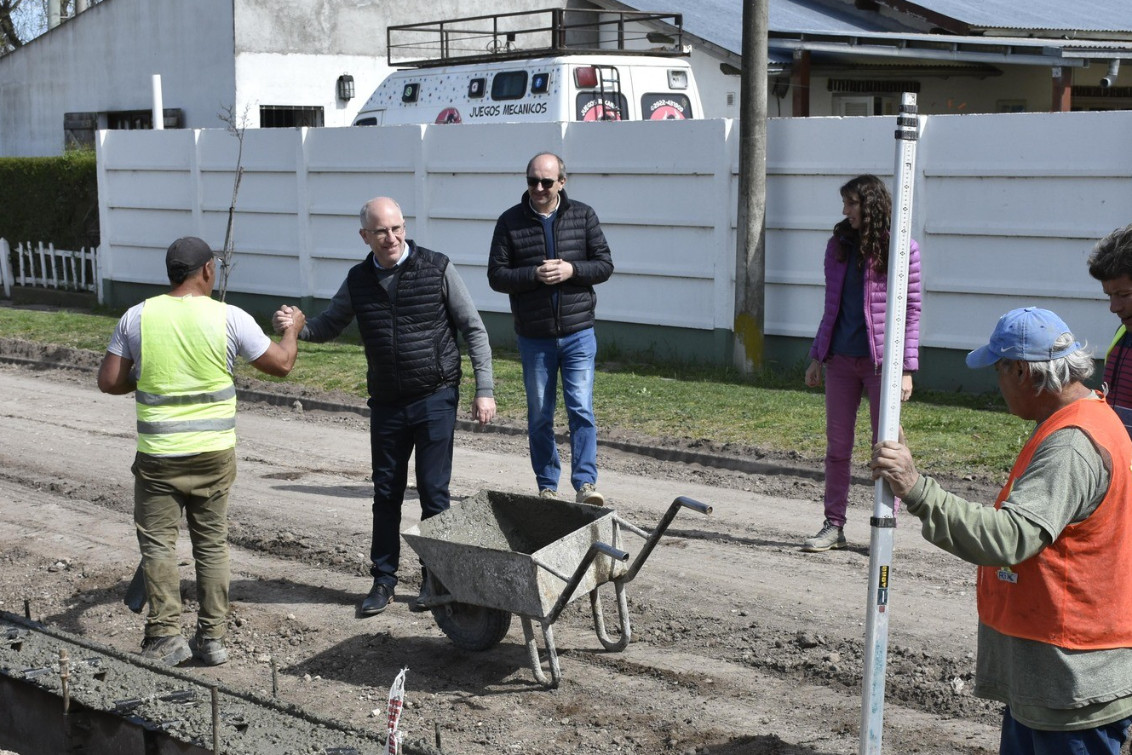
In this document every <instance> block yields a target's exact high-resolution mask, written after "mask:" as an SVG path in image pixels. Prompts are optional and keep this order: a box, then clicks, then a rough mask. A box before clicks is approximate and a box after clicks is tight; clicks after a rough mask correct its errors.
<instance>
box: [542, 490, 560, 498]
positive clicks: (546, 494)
mask: <svg viewBox="0 0 1132 755" xmlns="http://www.w3.org/2000/svg"><path fill="white" fill-rule="evenodd" d="M538 497H539V498H557V497H558V491H557V490H555V489H554V488H543V489H542V490H540V491H539V492H538Z"/></svg>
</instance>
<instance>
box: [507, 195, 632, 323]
mask: <svg viewBox="0 0 1132 755" xmlns="http://www.w3.org/2000/svg"><path fill="white" fill-rule="evenodd" d="M558 197H559V205H558V214H557V215H556V216H555V219H554V245H555V251H556V255H555V256H556V257H558V258H559V259H563V260H566V261H567V262H569V263H570V264H571V265H573V266H574V275H573V277H571V278H570V280H568V281H565V282H564V283H560V284H558V285H557V286H547V285H545V284H543V283H539V281H538V279H537V278H536V277H535V269H536V268H537V267H538V266H539V265H541V264H542V262H543V260H545V259H546V239H545V238H544V237H543V232H542V223H541V222H540V221H539V218H538V216H537V215H536V214H535V212H534V210H532V209H531V205H530V195H529V193H527V192H524V193H523V198H522V200H521V201H520V202H519V204H517V205H515V206H514V207H512V208H511V209H509V210H507V211H506V212H505V213H503V214H502V215H500V216H499V221H498V222H497V223H496V224H495V235H494V237H493V238H492V240H491V255H490V256H489V257H488V262H487V280H488V283H490V284H491V287H492V289H494V290H496V291H500V292H502V293H505V294H510V296H511V314H513V315H514V317H515V332H516V333H518V334H519V335H521V336H523V337H525V338H561V337H562V336H566V335H569V334H571V333H577V332H578V331H579V330H584V329H586V328H589V327H593V324H594V307H595V306H596V304H597V294H596V293H595V292H594V288H593V287H594V286H595V285H597V284H598V283H603V282H605V281H607V280H609V276H610V275H612V274H613V259H612V258H611V257H610V255H609V245H608V244H607V243H606V242H605V234H603V233H602V232H601V224H600V223H598V219H597V215H596V214H595V213H594V211H593V208H591V207H590V206H589V205H587V204H583V203H581V202H573V201H571V200H570V199H568V198H567V196H566V191H565V190H563V191H561V192H559V194H558ZM554 289H557V291H558V297H557V303H558V306H557V308H556V307H555V306H554V298H553V297H552V296H551V292H552V291H553V290H554Z"/></svg>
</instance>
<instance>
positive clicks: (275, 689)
mask: <svg viewBox="0 0 1132 755" xmlns="http://www.w3.org/2000/svg"><path fill="white" fill-rule="evenodd" d="M271 696H272V697H273V698H276V699H278V698H279V667H278V666H276V665H275V656H271Z"/></svg>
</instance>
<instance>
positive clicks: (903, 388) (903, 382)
mask: <svg viewBox="0 0 1132 755" xmlns="http://www.w3.org/2000/svg"><path fill="white" fill-rule="evenodd" d="M910 398H912V373H910V372H905V373H904V376H903V377H901V378H900V400H901V401H907V400H908V399H910Z"/></svg>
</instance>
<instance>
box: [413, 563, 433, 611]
mask: <svg viewBox="0 0 1132 755" xmlns="http://www.w3.org/2000/svg"><path fill="white" fill-rule="evenodd" d="M430 600H432V582H431V580H429V578H428V569H426V568H424V567H423V566H422V567H421V592H420V594H419V595H417V597H416V598H414V599H413V601H412V602H411V603H409V610H410V611H411V612H412V613H424V612H425V611H427V610H429V606H428V602H429V601H430Z"/></svg>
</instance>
